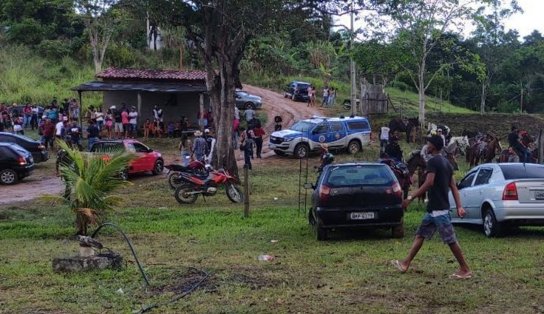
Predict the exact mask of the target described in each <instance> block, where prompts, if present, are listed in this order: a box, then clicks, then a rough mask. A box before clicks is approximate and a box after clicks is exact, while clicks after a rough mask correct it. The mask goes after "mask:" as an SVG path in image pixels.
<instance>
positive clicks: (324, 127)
mask: <svg viewBox="0 0 544 314" xmlns="http://www.w3.org/2000/svg"><path fill="white" fill-rule="evenodd" d="M328 133H329V123H328V122H321V123H319V124H318V125H317V126H316V127H315V128H314V129H313V130H312V131H311V133H310V140H311V141H313V142H316V143H327V140H328V139H327V135H328Z"/></svg>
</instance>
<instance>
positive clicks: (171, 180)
mask: <svg viewBox="0 0 544 314" xmlns="http://www.w3.org/2000/svg"><path fill="white" fill-rule="evenodd" d="M168 184H169V185H170V187H171V188H172V189H174V190H175V189H177V188H178V187H179V186H180V185H182V184H183V181H181V179H180V173H179V172H172V173H171V174H169V175H168Z"/></svg>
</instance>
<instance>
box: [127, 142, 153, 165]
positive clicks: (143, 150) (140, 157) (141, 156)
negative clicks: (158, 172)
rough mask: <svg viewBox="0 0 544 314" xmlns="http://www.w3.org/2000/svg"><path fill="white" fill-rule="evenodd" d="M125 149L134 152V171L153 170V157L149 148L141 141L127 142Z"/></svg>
mask: <svg viewBox="0 0 544 314" xmlns="http://www.w3.org/2000/svg"><path fill="white" fill-rule="evenodd" d="M127 150H128V151H130V152H133V153H135V154H136V156H137V157H136V159H134V161H133V162H132V167H133V169H134V171H135V172H144V171H151V170H153V166H154V164H155V158H154V157H153V154H150V153H149V151H150V149H149V148H148V147H147V146H145V145H144V144H142V143H127Z"/></svg>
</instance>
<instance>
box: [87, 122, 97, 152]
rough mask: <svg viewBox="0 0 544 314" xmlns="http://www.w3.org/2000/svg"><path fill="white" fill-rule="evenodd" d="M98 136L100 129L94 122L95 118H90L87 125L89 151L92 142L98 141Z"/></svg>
mask: <svg viewBox="0 0 544 314" xmlns="http://www.w3.org/2000/svg"><path fill="white" fill-rule="evenodd" d="M99 137H100V129H99V128H98V125H97V124H96V120H93V119H91V122H90V124H89V127H87V148H88V150H89V151H91V148H92V147H93V144H94V143H96V142H97V141H98V138H99Z"/></svg>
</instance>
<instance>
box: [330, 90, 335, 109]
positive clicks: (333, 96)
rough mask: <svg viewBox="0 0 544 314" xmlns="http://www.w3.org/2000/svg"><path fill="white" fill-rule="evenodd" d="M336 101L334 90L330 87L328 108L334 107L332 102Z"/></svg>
mask: <svg viewBox="0 0 544 314" xmlns="http://www.w3.org/2000/svg"><path fill="white" fill-rule="evenodd" d="M335 101H336V89H334V87H331V88H330V90H329V104H328V106H329V107H333V106H334V102H335Z"/></svg>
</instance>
